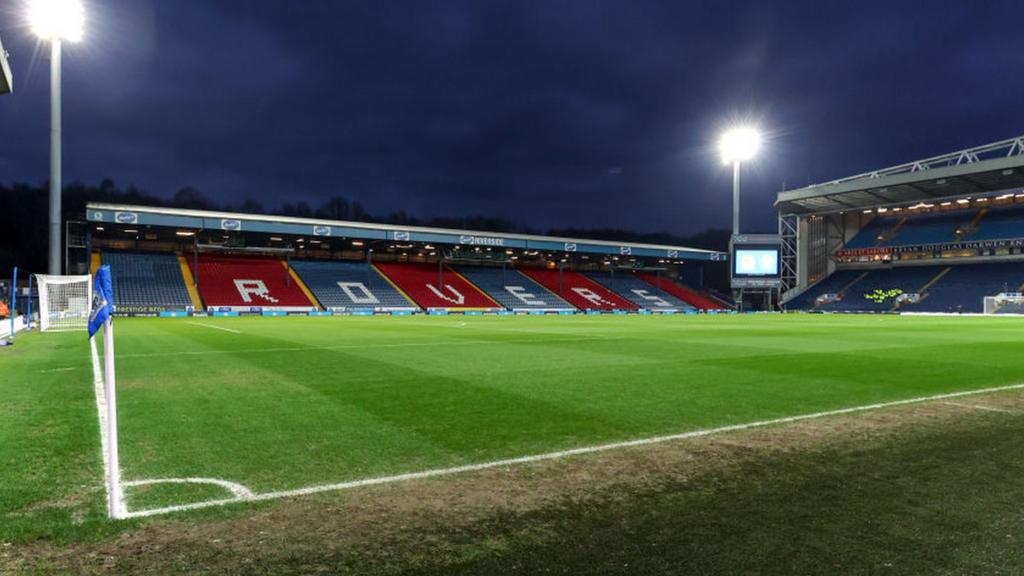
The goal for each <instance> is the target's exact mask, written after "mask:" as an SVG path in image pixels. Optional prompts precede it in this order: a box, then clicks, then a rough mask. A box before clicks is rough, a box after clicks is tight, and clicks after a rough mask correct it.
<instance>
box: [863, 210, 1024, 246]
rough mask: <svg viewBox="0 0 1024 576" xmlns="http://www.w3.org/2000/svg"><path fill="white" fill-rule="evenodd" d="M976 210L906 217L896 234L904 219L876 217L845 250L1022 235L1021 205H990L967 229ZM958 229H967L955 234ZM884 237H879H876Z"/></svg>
mask: <svg viewBox="0 0 1024 576" xmlns="http://www.w3.org/2000/svg"><path fill="white" fill-rule="evenodd" d="M978 214H979V212H978V210H957V211H953V212H933V213H929V214H921V215H914V216H908V217H907V218H906V222H904V223H903V225H902V226H899V228H898V230H897V231H896V233H895V234H892V230H893V229H894V228H896V226H897V224H899V222H900V221H901V220H902V219H903V218H902V217H900V216H879V217H877V218H875V219H874V220H872V221H871V222H869V223H868V224H867V226H865V227H864V229H862V230H861V231H860V232H858V233H857V235H856V236H854V237H853V238H851V239H850V241H849V242H847V243H846V248H847V249H853V248H870V247H874V246H880V247H889V246H916V245H928V244H944V243H948V242H956V241H958V240H965V241H971V240H1009V239H1017V238H1024V206H1019V205H1017V206H1000V207H996V208H990V209H988V210H987V211H986V213H985V214H984V215H983V216H982V217H981V219H980V220H979V222H978V226H977V229H976V230H969V229H970V225H971V223H972V222H973V221H974V220H975V218H976V217H977V216H978ZM957 230H961V231H966V233H965V234H963V235H962V236H957ZM880 236H881V237H883V238H884V239H883V240H878V238H879V237H880Z"/></svg>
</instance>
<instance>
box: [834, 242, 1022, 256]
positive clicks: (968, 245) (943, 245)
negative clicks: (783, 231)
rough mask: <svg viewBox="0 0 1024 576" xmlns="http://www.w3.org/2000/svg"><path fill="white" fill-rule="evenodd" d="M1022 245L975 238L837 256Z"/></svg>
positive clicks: (842, 252)
mask: <svg viewBox="0 0 1024 576" xmlns="http://www.w3.org/2000/svg"><path fill="white" fill-rule="evenodd" d="M1021 246H1024V239H1017V240H975V241H973V242H944V243H941V244H914V245H909V246H893V247H870V248H851V249H847V250H840V251H839V252H837V253H836V254H837V255H838V256H875V255H879V254H892V253H903V252H924V251H929V250H974V249H978V248H982V249H985V248H1009V247H1014V248H1016V247H1021Z"/></svg>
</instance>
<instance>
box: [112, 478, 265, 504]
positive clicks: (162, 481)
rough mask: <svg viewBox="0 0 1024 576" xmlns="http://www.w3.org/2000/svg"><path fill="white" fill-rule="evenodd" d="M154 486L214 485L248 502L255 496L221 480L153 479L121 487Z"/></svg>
mask: <svg viewBox="0 0 1024 576" xmlns="http://www.w3.org/2000/svg"><path fill="white" fill-rule="evenodd" d="M154 484H213V485H215V486H220V487H221V488H224V489H225V490H227V491H228V492H231V493H232V494H234V495H235V498H238V499H240V500H247V499H249V498H252V497H254V496H255V494H253V492H252V490H249V489H248V488H246V487H245V486H242V485H241V484H238V483H237V482H228V481H227V480H221V479H220V478H152V479H148V480H132V481H130V482H124V483H123V484H121V485H122V486H123V487H125V488H133V487H135V486H152V485H154Z"/></svg>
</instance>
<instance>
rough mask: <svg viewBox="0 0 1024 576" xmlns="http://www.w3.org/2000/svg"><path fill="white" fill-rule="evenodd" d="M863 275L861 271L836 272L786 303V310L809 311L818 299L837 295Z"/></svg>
mask: <svg viewBox="0 0 1024 576" xmlns="http://www.w3.org/2000/svg"><path fill="white" fill-rule="evenodd" d="M863 273H864V271H863V270H838V271H836V272H834V273H832V274H830V275H829V276H828V277H826V278H825V279H823V280H822V281H821V282H818V283H817V284H815V285H814V286H811V287H810V288H808V289H807V290H804V291H803V292H801V293H800V294H799V295H797V296H796V297H795V298H792V299H791V300H789V301H788V302H786V308H787V309H789V310H811V309H813V308H814V307H815V304H816V303H817V301H818V298H820V297H822V296H824V295H825V294H839V293H840V292H842V290H843V288H844V287H846V285H848V284H849V283H851V282H853V281H854V280H856V279H857V277H858V276H860V275H861V274H863Z"/></svg>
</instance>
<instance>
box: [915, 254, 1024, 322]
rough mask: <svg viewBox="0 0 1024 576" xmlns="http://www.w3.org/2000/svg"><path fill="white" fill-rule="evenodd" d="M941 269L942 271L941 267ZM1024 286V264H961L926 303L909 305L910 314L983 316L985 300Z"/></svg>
mask: <svg viewBox="0 0 1024 576" xmlns="http://www.w3.org/2000/svg"><path fill="white" fill-rule="evenodd" d="M938 268H941V267H938ZM1022 285H1024V262H995V263H991V264H958V265H954V266H951V269H950V271H949V273H948V274H946V275H945V276H943V277H942V279H941V280H939V281H938V282H936V283H935V284H934V285H932V286H931V287H930V288H929V289H928V292H927V294H926V295H925V297H924V299H923V300H921V301H920V302H918V303H916V304H906V305H904V306H901V307H900V310H904V311H907V312H979V313H980V312H983V311H984V306H983V300H984V298H985V296H995V295H996V294H999V293H1000V292H1017V291H1019V290H1020V288H1021V286H1022Z"/></svg>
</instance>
